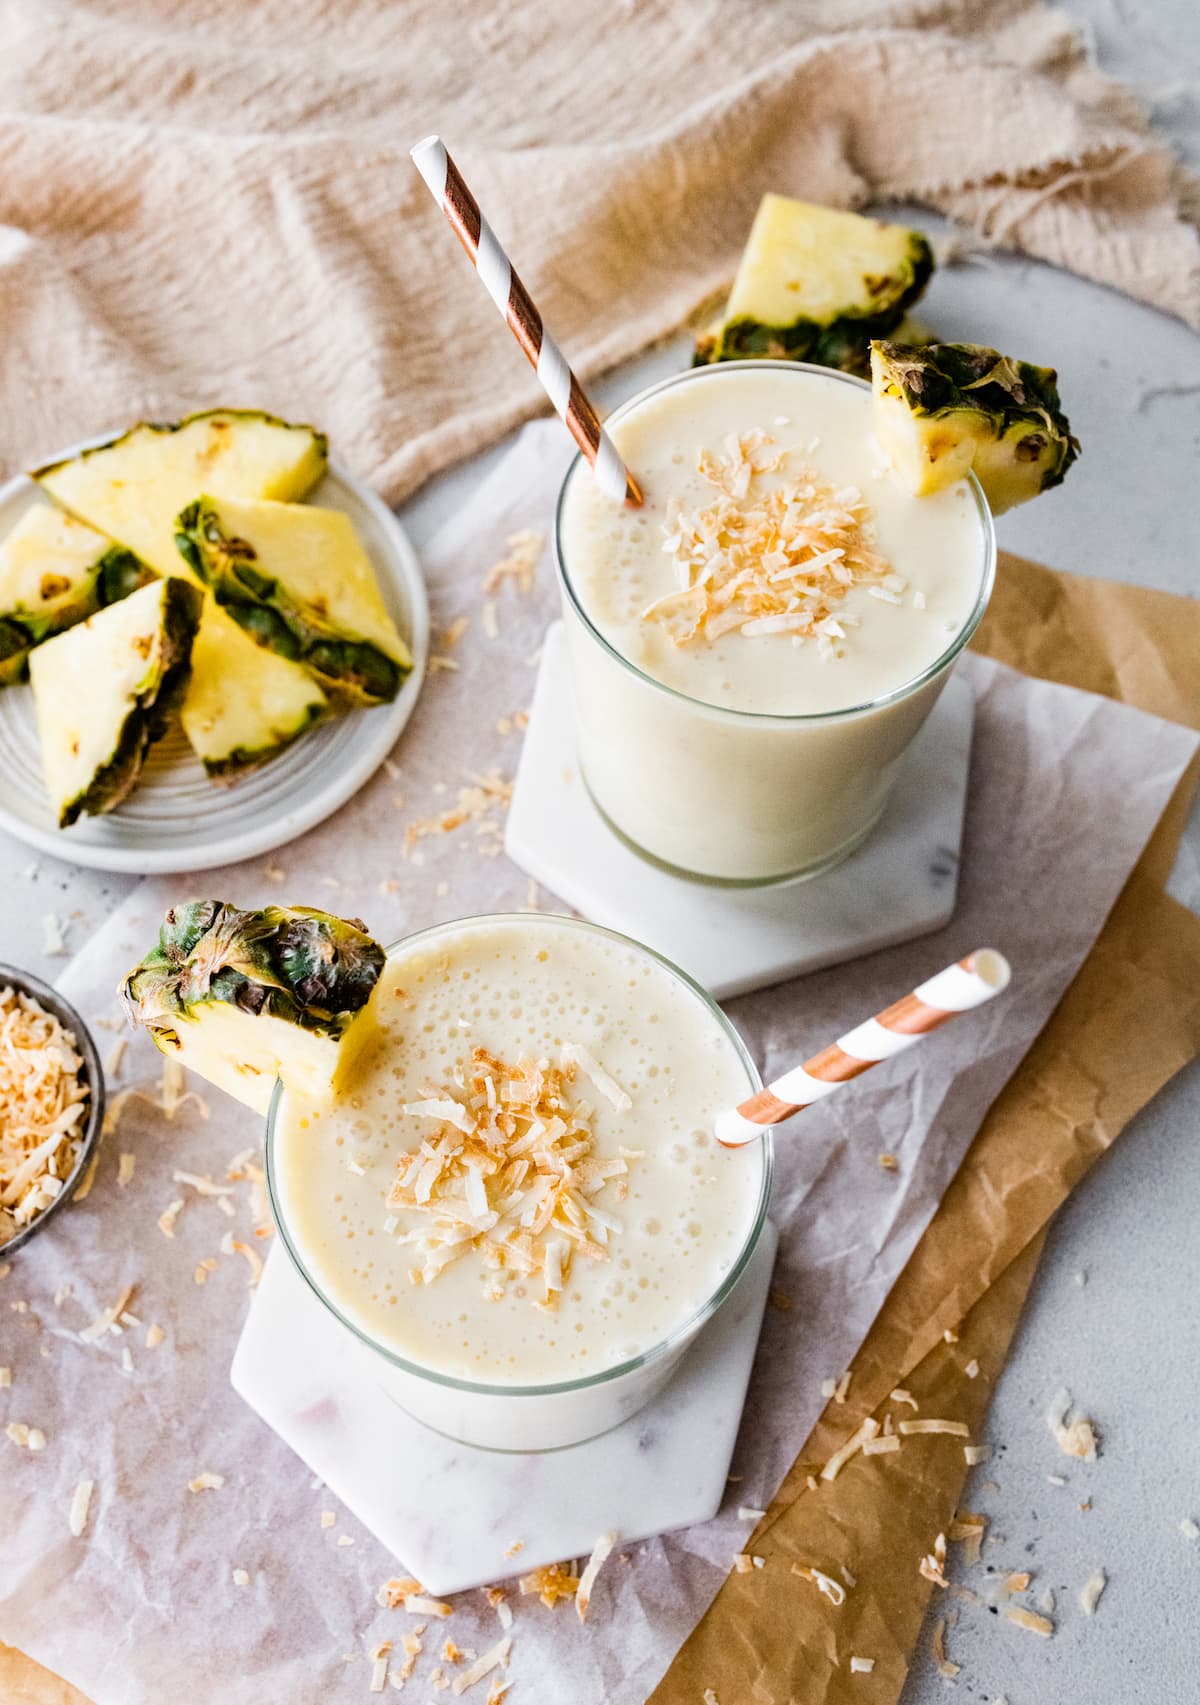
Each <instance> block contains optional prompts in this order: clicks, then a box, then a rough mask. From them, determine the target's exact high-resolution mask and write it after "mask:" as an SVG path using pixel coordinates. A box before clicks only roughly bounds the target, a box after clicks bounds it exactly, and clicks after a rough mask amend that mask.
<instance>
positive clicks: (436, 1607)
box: [402, 1593, 454, 1616]
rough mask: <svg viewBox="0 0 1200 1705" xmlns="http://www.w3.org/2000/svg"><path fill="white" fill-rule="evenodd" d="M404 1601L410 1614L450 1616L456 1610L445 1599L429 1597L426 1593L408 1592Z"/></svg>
mask: <svg viewBox="0 0 1200 1705" xmlns="http://www.w3.org/2000/svg"><path fill="white" fill-rule="evenodd" d="M402 1602H403V1604H404V1608H405V1610H407V1612H408V1614H409V1615H410V1616H450V1615H452V1614H453V1612H454V1606H453V1605H451V1604H447V1603H446V1602H445V1600H444V1599H440V1598H427V1597H426V1595H425V1594H424V1593H408V1594H407V1595H406V1596H405V1598H404V1600H403V1601H402Z"/></svg>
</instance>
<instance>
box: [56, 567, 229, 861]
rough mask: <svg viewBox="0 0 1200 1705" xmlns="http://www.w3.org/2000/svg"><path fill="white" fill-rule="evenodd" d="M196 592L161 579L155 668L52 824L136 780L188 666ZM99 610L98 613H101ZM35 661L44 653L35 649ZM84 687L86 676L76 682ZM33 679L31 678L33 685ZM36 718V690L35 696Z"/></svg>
mask: <svg viewBox="0 0 1200 1705" xmlns="http://www.w3.org/2000/svg"><path fill="white" fill-rule="evenodd" d="M200 607H201V594H200V592H199V590H198V589H197V588H196V587H195V586H191V585H189V584H188V583H187V582H186V581H182V580H172V581H168V582H166V583H165V585H163V588H162V606H161V615H160V624H161V627H160V638H161V644H160V648H159V655H158V659H157V663H156V666H155V668H154V669H153V671H152V673H151V674H150V676H149V677H148V678H147V679H146V680H145V681H144V682H143V683H141V684H140V685H139V688H138V690H137V692H136V693H135V694H134V696H133V697H132V699H131V701H130V703H129V706H128V709H127V710H126V712H125V715H124V717H123V719H122V721H121V724H120V726H119V728H117V729H116V730H115V732H114V735H113V742H112V749H111V756H110V757H109V758H108V759H107V760H106V761H105V762H104V763H102V764H101V765H100V766H99V767H98V768H97V769H96V770H95V772H94V773H93V775H92V777H91V780H90V781H89V782H88V783H87V785H86V786H85V787H83V788H81V789H80V790H79V792H78V793H76V794H75V795H73V796H72V797H71V798H69V799H65V800H61V801H60V802H59V804H58V826H59V828H60V829H69V828H70V826H71V824H72V823H74V822H76V821H77V820H78V819H79V818H80V817H82V816H84V815H85V814H86V815H89V816H100V815H102V814H103V813H104V812H107V811H112V810H114V809H115V808H116V807H117V806H118V805H120V803H121V802H122V800H124V799H127V798H128V796H129V794H130V793H131V792H132V791H133V788H134V786H135V785H136V783H137V779H138V777H139V775H140V774H141V772H142V766H143V764H144V763H145V761H146V754H147V753H148V752H149V750H150V748H151V746H152V745H153V744H154V743H155V741H156V740H160V739H161V738H162V736H163V734H164V733H165V732H166V728H167V718H168V714H169V712H170V711H171V710H172V709H173V708H174V707H175V705H176V704H177V703H178V701H179V699H180V698H181V696H182V694H183V690H184V687H185V686H186V683H187V678H188V672H189V669H190V667H191V649H192V641H193V639H194V638H195V634H196V627H197V624H198V623H199V620H200ZM102 614H103V613H102ZM38 655H39V662H40V661H41V660H42V659H44V658H46V657H48V656H49V655H50V653H49V651H48V650H46V651H42V652H40V653H39V654H38ZM76 685H77V687H78V690H79V691H80V692H86V689H87V682H86V680H79V681H78V682H77V683H76ZM37 687H38V683H37V682H36V681H35V690H37ZM38 706H39V721H40V720H41V715H42V709H41V706H42V694H41V693H39V697H38Z"/></svg>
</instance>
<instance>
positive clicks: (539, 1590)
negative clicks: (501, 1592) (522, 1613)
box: [518, 1563, 579, 1610]
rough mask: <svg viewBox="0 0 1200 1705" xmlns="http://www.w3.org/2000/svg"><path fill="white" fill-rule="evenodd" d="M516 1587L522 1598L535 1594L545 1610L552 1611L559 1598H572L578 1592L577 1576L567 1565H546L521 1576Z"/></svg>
mask: <svg viewBox="0 0 1200 1705" xmlns="http://www.w3.org/2000/svg"><path fill="white" fill-rule="evenodd" d="M518 1585H519V1586H520V1588H521V1594H522V1596H523V1597H526V1598H527V1597H528V1596H529V1595H530V1594H531V1593H536V1594H537V1595H538V1597H539V1598H540V1599H541V1601H542V1603H543V1604H544V1605H545V1606H546V1609H547V1610H553V1609H554V1607H555V1605H556V1604H557V1603H558V1601H559V1599H560V1598H573V1597H574V1596H575V1594H576V1593H577V1592H578V1591H579V1576H578V1575H577V1574H575V1572H574V1569H573V1567H572V1565H571V1564H569V1563H546V1564H543V1566H542V1567H541V1568H540V1569H531V1570H530V1572H529V1574H527V1575H522V1576H521V1579H520V1581H519V1583H518Z"/></svg>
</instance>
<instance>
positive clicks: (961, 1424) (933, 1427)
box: [900, 1419, 971, 1439]
mask: <svg viewBox="0 0 1200 1705" xmlns="http://www.w3.org/2000/svg"><path fill="white" fill-rule="evenodd" d="M900 1431H901V1432H902V1433H906V1434H907V1433H948V1434H949V1435H950V1437H951V1438H955V1439H966V1438H969V1437H970V1436H971V1429H970V1427H968V1425H967V1423H966V1422H965V1421H942V1420H934V1419H931V1420H927V1421H901V1423H900Z"/></svg>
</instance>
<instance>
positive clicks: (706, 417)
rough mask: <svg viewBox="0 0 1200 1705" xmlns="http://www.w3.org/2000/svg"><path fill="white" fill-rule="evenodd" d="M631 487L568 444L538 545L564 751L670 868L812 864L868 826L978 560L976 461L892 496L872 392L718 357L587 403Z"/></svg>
mask: <svg viewBox="0 0 1200 1705" xmlns="http://www.w3.org/2000/svg"><path fill="white" fill-rule="evenodd" d="M605 424H606V426H607V428H608V431H609V432H610V434H611V436H612V439H613V441H614V443H615V444H616V447H617V449H618V450H619V451H620V454H621V456H622V457H623V459H624V460H625V462H626V464H627V465H628V467H629V468H630V469H632V470H633V471H634V472H635V474H636V477H637V479H638V481H639V483H640V484H641V487H642V490H643V492H644V494H645V503H644V505H643V506H642V507H641V508H640V509H630V508H627V507H623V506H621V505H618V504H614V503H613V502H612V501H611V499H609V498H606V497H605V496H604V495H603V494H602V493H601V492H600V491H599V489H598V488H597V486H596V483H595V481H594V480H593V479H592V477H591V475H590V472H589V470H588V468H587V467H586V465H584V464H583V462H582V460H581V459H579V458H577V459H576V461H575V462H574V463H573V464H572V466H571V468H570V470H569V472H568V474H567V477H566V480H565V482H564V484H563V488H562V493H561V496H560V498H559V503H558V513H557V519H556V527H555V550H556V560H557V566H558V574H559V581H560V586H561V591H562V598H563V608H564V614H565V622H566V630H567V640H568V647H569V653H570V660H571V675H572V682H573V688H574V697H575V708H576V722H577V733H578V742H579V759H580V765H581V769H582V772H583V776H584V780H585V782H586V784H587V787H588V789H589V791H590V793H591V795H592V798H593V800H594V801H595V803H596V805H597V806H598V808H599V810H600V811H601V813H602V814H603V816H604V817H605V818H606V819H607V820H608V823H609V824H610V826H611V827H612V828H613V829H615V830H616V832H617V834H618V835H620V836H621V837H622V838H623V839H624V840H625V841H626V842H628V843H629V844H630V845H631V846H632V847H633V848H634V850H635V851H637V852H640V853H641V854H643V855H644V856H646V857H647V858H649V859H651V860H652V861H654V862H655V863H658V864H661V865H665V866H667V867H669V868H670V869H672V870H674V871H677V872H679V873H682V874H684V875H686V876H690V877H695V878H701V879H704V880H707V881H710V882H717V883H729V884H744V885H758V884H763V883H771V882H779V881H788V880H794V879H796V878H798V877H803V876H814V875H816V874H818V873H819V872H820V871H822V870H826V869H829V868H830V867H831V866H832V865H834V864H836V863H838V862H839V861H840V860H841V859H843V858H845V857H846V856H847V854H848V853H850V852H852V851H853V850H854V848H855V847H856V846H858V845H859V844H860V843H861V842H862V841H863V840H864V839H865V838H866V837H867V836H868V835H869V834H870V832H871V830H872V828H873V827H874V826H875V824H876V823H877V822H878V821H879V818H880V817H881V815H882V813H883V810H884V807H885V805H886V803H887V799H888V793H889V790H890V788H891V786H892V784H893V782H894V780H895V778H896V774H897V771H898V769H899V767H900V762H901V759H902V758H903V756H904V754H905V752H906V751H907V749H908V747H909V746H910V745H911V743H912V741H913V739H914V737H915V736H916V734H917V732H918V730H919V729H920V727H921V725H922V723H923V722H924V721H925V718H926V717H927V716H928V715H929V712H930V711H931V709H932V708H933V706H934V704H935V702H936V700H937V697H938V694H939V693H940V692H941V690H942V688H943V686H944V685H945V683H946V681H947V679H948V677H949V673H950V670H951V668H952V667H953V664H954V661H955V659H956V658H957V656H958V655H959V653H960V652H961V651H962V649H963V647H964V646H965V645H966V644H967V641H968V640H969V639H970V637H971V635H972V634H973V633H974V631H975V629H976V627H977V626H978V625H979V622H980V619H981V618H982V616H983V613H984V610H985V609H986V607H987V602H988V598H989V596H990V594H991V589H992V582H993V578H994V574H995V539H994V534H993V530H992V522H991V516H990V513H989V511H988V507H987V504H986V502H985V500H984V497H983V494H982V492H981V491H980V489H979V486H978V484H977V483H976V481H975V479H974V477H973V476H972V477H970V478H968V479H965V480H962V481H959V482H958V483H957V484H956V485H954V486H952V487H949V488H948V489H946V490H944V491H941V492H939V493H937V494H936V495H934V496H931V497H919V498H917V497H912V496H911V495H909V494H908V493H907V492H905V491H904V490H903V488H902V487H901V485H900V484H899V482H898V481H896V480H895V479H894V477H893V476H892V475H891V473H890V472H889V470H888V469H887V467H886V466H885V463H884V457H883V455H882V452H881V451H880V450H879V449H878V447H877V445H876V443H875V440H874V436H873V433H872V401H871V389H870V386H869V385H867V384H866V383H865V382H864V381H862V380H859V379H855V378H851V377H850V376H849V375H847V374H843V373H835V372H831V371H830V370H829V369H828V368H823V367H810V366H807V365H805V364H803V363H799V362H790V361H735V362H727V363H721V364H718V365H716V366H713V367H704V368H697V369H694V370H692V371H691V372H688V373H684V374H681V375H679V376H678V377H676V378H672V379H668V380H666V381H664V382H663V383H661V384H658V385H654V386H652V387H651V388H650V389H649V390H647V391H643V392H642V393H641V394H640V395H639V396H637V397H634V398H633V399H632V400H631V401H630V402H628V403H626V404H625V405H624V406H623V407H622V408H620V409H618V410H617V411H616V412H615V413H614V414H613V415H612V416H610V418H609V419H608V420H607V421H606V423H605Z"/></svg>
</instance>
